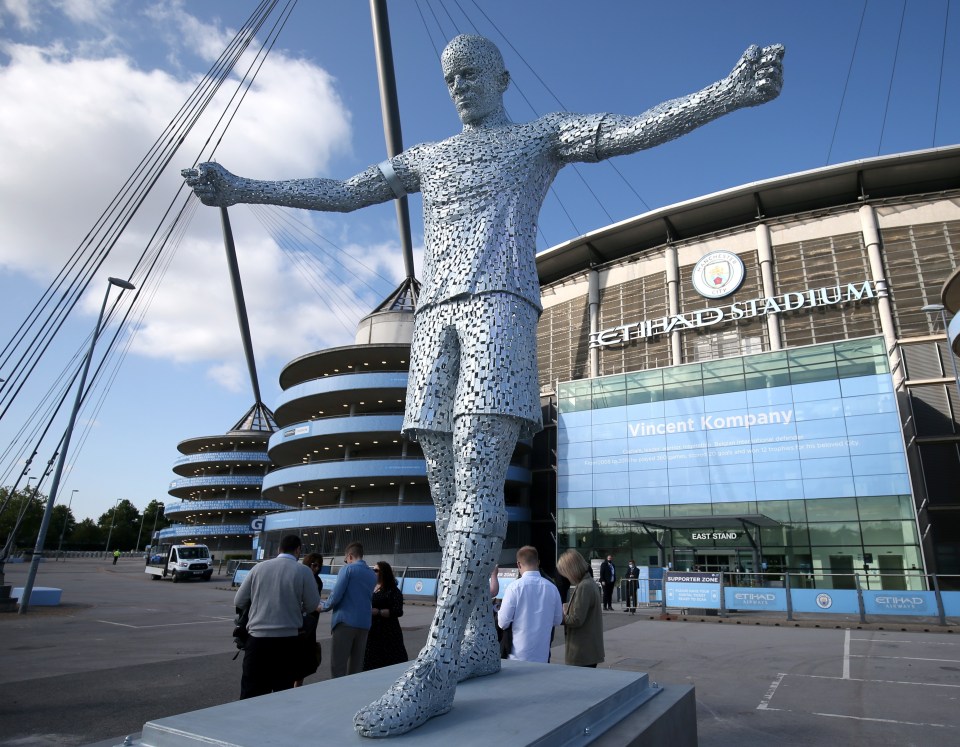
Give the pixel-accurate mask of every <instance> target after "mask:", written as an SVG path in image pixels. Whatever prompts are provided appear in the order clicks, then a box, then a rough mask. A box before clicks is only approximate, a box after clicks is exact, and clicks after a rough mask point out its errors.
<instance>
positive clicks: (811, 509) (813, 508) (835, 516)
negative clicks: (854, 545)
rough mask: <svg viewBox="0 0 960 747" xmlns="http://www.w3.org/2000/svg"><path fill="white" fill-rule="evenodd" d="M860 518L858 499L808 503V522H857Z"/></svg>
mask: <svg viewBox="0 0 960 747" xmlns="http://www.w3.org/2000/svg"><path fill="white" fill-rule="evenodd" d="M858 518H859V517H858V515H857V499H856V498H825V499H823V500H810V501H807V520H808V521H857V520H858ZM858 543H859V540H858Z"/></svg>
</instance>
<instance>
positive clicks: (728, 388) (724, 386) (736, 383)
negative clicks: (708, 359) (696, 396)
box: [703, 375, 747, 394]
mask: <svg viewBox="0 0 960 747" xmlns="http://www.w3.org/2000/svg"><path fill="white" fill-rule="evenodd" d="M746 388H747V383H746V381H745V380H744V378H743V376H740V375H738V376H730V377H728V378H724V379H704V380H703V393H704V394H727V393H729V392H742V391H745V390H746Z"/></svg>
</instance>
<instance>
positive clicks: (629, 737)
mask: <svg viewBox="0 0 960 747" xmlns="http://www.w3.org/2000/svg"><path fill="white" fill-rule="evenodd" d="M406 667H407V665H406V664H400V665H396V666H393V667H387V668H385V669H380V670H376V671H373V672H364V673H362V674H357V675H353V676H351V677H344V678H341V679H337V680H330V681H327V682H320V683H317V684H315V685H308V686H306V687H301V688H297V689H295V690H287V691H285V692H282V693H274V694H273V695H267V696H263V697H260V698H252V699H250V700H245V701H237V702H234V703H228V704H226V705H222V706H217V707H215V708H207V709H204V710H201V711H194V712H192V713H185V714H182V715H179V716H171V717H169V718H164V719H158V720H157V721H151V722H148V723H147V724H145V725H144V727H143V734H142V736H141V738H140V739H139V740H133V741H132V742H130V741H128V742H126V744H128V745H129V744H134V745H140V747H199V746H200V745H204V746H209V745H211V744H216V745H218V746H219V747H273V746H274V745H276V747H291V745H313V744H328V745H337V746H338V747H341V746H343V745H364V746H365V747H371V745H372V744H373V743H374V740H371V739H365V738H363V737H361V736H359V735H358V734H357V733H356V732H355V731H354V729H353V714H354V713H356V711H357V710H359V709H360V708H361V707H363V706H365V705H366V704H368V703H370V702H372V701H373V700H375V699H376V698H377V697H379V696H380V695H381V694H382V693H383V692H384V690H386V688H387V687H388V686H389V685H390V684H391V683H392V682H393V681H394V680H395V679H396V678H397V677H398V676H399V675H400V674H401V673H402V672H403V671H404V670H405V668H406ZM381 743H383V742H381ZM386 744H389V745H408V744H409V745H414V744H415V745H416V746H417V747H450V746H451V745H457V746H458V747H460V746H461V745H473V744H476V745H484V747H491V746H492V747H528V746H529V745H538V746H539V747H561V746H562V747H567V746H568V745H569V746H570V747H573V746H575V745H577V746H579V745H587V744H594V745H598V747H627V746H629V747H645V746H646V745H651V746H652V745H654V744H670V745H671V747H695V745H696V744H697V721H696V707H695V703H694V696H693V688H691V687H689V686H679V687H667V688H660V687H656V686H652V685H651V684H650V683H649V682H648V678H647V675H646V674H642V673H637V672H621V671H616V670H611V669H599V670H598V669H581V668H579V667H566V666H557V665H550V664H528V663H526V662H514V661H504V662H503V671H501V672H500V673H499V674H496V675H492V676H489V677H481V678H479V679H475V680H469V681H467V682H464V683H462V684H461V685H460V686H459V687H458V688H457V697H456V700H455V701H454V706H453V709H452V710H451V711H450V712H449V713H447V714H445V715H443V716H438V717H436V718H433V719H431V720H430V721H428V722H427V723H426V724H424V725H423V726H421V727H420V728H418V729H415V730H414V731H412V732H410V733H408V734H404V735H401V736H399V737H393V738H390V739H389V740H388V741H387V742H386Z"/></svg>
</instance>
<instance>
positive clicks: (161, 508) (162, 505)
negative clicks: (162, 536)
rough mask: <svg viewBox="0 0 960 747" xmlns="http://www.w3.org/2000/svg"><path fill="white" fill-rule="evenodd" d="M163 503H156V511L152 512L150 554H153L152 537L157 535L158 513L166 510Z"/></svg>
mask: <svg viewBox="0 0 960 747" xmlns="http://www.w3.org/2000/svg"><path fill="white" fill-rule="evenodd" d="M166 507H167V506H166V504H165V503H158V504H157V510H156V511H154V512H153V529H151V530H150V552H151V554H152V553H153V535H155V534H156V533H157V517H158V516H160V512H161V511H163V510H164V509H165V508H166Z"/></svg>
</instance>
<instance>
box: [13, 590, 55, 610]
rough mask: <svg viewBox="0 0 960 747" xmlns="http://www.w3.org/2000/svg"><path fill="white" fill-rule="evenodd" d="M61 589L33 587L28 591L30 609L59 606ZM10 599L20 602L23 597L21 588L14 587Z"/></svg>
mask: <svg viewBox="0 0 960 747" xmlns="http://www.w3.org/2000/svg"><path fill="white" fill-rule="evenodd" d="M62 593H63V590H62V589H55V588H53V587H52V586H34V587H33V589H32V590H31V591H30V606H31V607H57V606H59V605H60V595H61V594H62ZM10 596H11V597H13V598H14V599H16V600H17V601H19V600H20V597H22V596H23V587H22V586H15V587H14V589H13V591H12V592H11V594H10Z"/></svg>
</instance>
